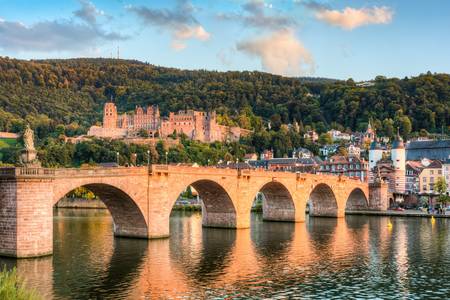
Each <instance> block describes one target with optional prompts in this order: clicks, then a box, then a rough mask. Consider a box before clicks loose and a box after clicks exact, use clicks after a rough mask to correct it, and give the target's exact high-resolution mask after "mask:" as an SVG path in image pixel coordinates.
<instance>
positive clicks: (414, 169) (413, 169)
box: [405, 160, 424, 194]
mask: <svg viewBox="0 0 450 300" xmlns="http://www.w3.org/2000/svg"><path fill="white" fill-rule="evenodd" d="M423 168H424V165H423V164H422V162H420V161H415V160H412V161H407V162H406V174H405V192H406V193H407V194H418V193H419V191H420V189H419V184H420V182H419V176H420V173H422V170H423Z"/></svg>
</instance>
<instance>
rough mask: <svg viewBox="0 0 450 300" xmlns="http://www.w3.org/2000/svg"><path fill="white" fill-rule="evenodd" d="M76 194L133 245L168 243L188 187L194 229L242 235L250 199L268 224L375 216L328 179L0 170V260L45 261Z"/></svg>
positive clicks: (187, 170) (175, 171)
mask: <svg viewBox="0 0 450 300" xmlns="http://www.w3.org/2000/svg"><path fill="white" fill-rule="evenodd" d="M81 186H84V187H86V188H88V189H89V190H91V191H92V192H94V193H95V194H96V195H97V196H99V197H100V199H102V200H103V201H104V202H105V204H106V206H107V208H108V209H109V211H110V213H111V215H112V218H113V221H114V234H115V235H116V236H124V237H136V238H149V239H152V238H163V237H167V236H169V218H170V212H171V210H172V207H173V204H174V203H175V201H176V199H177V198H178V196H179V195H180V193H182V192H183V191H184V190H185V189H186V188H187V187H188V186H192V187H194V188H195V189H196V190H197V191H198V193H199V195H200V198H201V199H202V202H203V204H202V205H203V206H202V218H203V219H202V223H203V226H208V227H223V228H236V229H238V228H249V226H250V213H251V207H252V204H253V201H254V199H255V196H256V195H257V193H258V192H261V193H263V194H264V196H265V199H266V201H264V205H263V218H264V220H268V221H288V222H302V221H304V220H305V208H306V203H307V201H308V199H309V200H310V215H311V216H326V217H343V216H344V214H345V211H346V210H367V209H379V207H378V206H379V204H378V202H377V201H373V203H372V202H371V199H369V186H368V184H367V183H364V182H361V181H359V180H353V179H349V178H346V177H338V176H329V175H315V174H299V173H289V172H269V171H264V170H247V169H246V170H236V169H224V168H215V167H187V166H174V165H151V166H150V167H129V168H125V167H119V168H89V169H87V168H82V169H44V168H0V255H7V256H13V257H31V256H40V255H47V254H51V253H52V251H53V220H52V218H53V206H54V205H55V204H56V202H58V201H59V200H60V199H61V198H63V197H64V196H65V195H66V194H68V193H69V192H70V191H72V190H74V189H75V188H77V187H81ZM375 198H376V197H375Z"/></svg>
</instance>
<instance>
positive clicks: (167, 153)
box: [166, 151, 169, 165]
mask: <svg viewBox="0 0 450 300" xmlns="http://www.w3.org/2000/svg"><path fill="white" fill-rule="evenodd" d="M168 155H169V152H167V151H166V165H168V164H169V163H168V160H167V156H168Z"/></svg>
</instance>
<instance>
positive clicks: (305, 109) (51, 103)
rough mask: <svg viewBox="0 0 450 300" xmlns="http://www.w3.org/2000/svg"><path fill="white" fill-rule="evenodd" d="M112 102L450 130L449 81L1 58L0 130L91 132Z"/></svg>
mask: <svg viewBox="0 0 450 300" xmlns="http://www.w3.org/2000/svg"><path fill="white" fill-rule="evenodd" d="M110 98H114V99H115V101H116V103H117V104H118V106H119V110H120V111H124V110H132V109H133V108H134V107H135V106H136V105H137V104H141V105H146V104H158V105H159V106H160V108H161V110H162V112H163V114H164V113H167V112H168V111H177V110H180V109H187V108H193V109H199V110H216V111H218V112H219V113H220V114H223V115H224V116H229V117H230V119H234V120H235V121H236V122H237V123H239V122H240V118H239V115H240V114H242V112H243V111H245V112H246V113H247V114H248V113H249V111H250V113H253V114H255V115H256V116H261V117H262V118H264V119H269V118H271V117H272V118H273V119H280V117H281V121H282V122H286V123H287V122H290V121H292V120H294V119H295V120H297V121H301V122H302V124H303V125H312V126H313V127H315V128H317V129H318V130H319V131H323V130H325V129H328V128H330V127H331V126H333V127H336V126H337V127H343V128H350V129H353V130H356V129H362V128H363V127H365V126H366V125H367V121H368V120H369V119H371V120H372V121H373V123H374V125H375V126H376V127H377V128H378V129H379V131H380V132H382V133H383V132H386V133H387V134H390V131H392V127H393V126H395V125H397V126H400V127H401V128H402V130H404V131H405V133H407V131H408V128H407V127H408V126H409V125H408V122H409V123H410V125H412V128H411V129H412V131H419V130H420V129H426V130H428V131H430V132H434V131H440V130H441V127H442V126H444V127H446V128H447V127H448V125H449V124H450V120H449V118H450V117H449V115H450V114H449V112H450V75H448V74H430V73H428V74H424V75H420V76H418V77H413V78H405V79H394V78H393V79H387V78H384V77H377V78H376V79H374V81H373V85H371V86H365V87H362V86H358V85H357V84H355V82H353V81H352V80H347V81H337V80H329V79H320V78H319V79H314V78H287V77H281V76H276V75H271V74H267V73H261V72H215V71H205V70H198V71H186V70H178V69H173V68H164V67H158V66H154V65H150V64H146V63H142V62H139V61H131V60H117V59H68V60H39V61H23V60H15V59H10V58H1V57H0V130H12V131H17V130H18V128H20V127H21V125H20V124H23V119H24V118H26V117H27V116H28V117H27V118H28V120H27V121H29V122H33V121H36V120H37V119H39V120H41V121H42V120H43V119H46V121H47V122H50V123H52V124H54V126H56V125H57V124H69V123H78V124H80V125H81V126H82V127H85V128H86V127H88V126H89V125H90V124H92V123H93V122H95V121H100V118H101V108H102V105H103V103H104V102H105V101H106V100H108V99H110ZM42 114H43V115H46V116H48V118H47V117H46V116H43V115H42ZM278 115H279V116H280V117H279V116H278ZM242 125H244V124H242ZM244 127H248V125H247V126H244Z"/></svg>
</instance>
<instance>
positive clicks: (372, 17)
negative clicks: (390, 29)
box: [316, 6, 394, 30]
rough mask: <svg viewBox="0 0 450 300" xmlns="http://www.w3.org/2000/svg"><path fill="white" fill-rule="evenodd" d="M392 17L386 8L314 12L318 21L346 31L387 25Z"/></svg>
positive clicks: (320, 10)
mask: <svg viewBox="0 0 450 300" xmlns="http://www.w3.org/2000/svg"><path fill="white" fill-rule="evenodd" d="M393 15H394V13H393V11H392V10H391V9H390V8H388V7H386V6H382V7H377V6H375V7H372V8H361V9H356V8H352V7H346V8H344V9H343V10H341V11H339V10H331V9H319V10H318V11H317V12H316V18H317V19H318V20H321V21H324V22H326V23H328V24H330V25H333V26H337V27H341V28H343V29H346V30H352V29H355V28H357V27H360V26H364V25H370V24H389V23H390V22H391V21H392V18H393Z"/></svg>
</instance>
